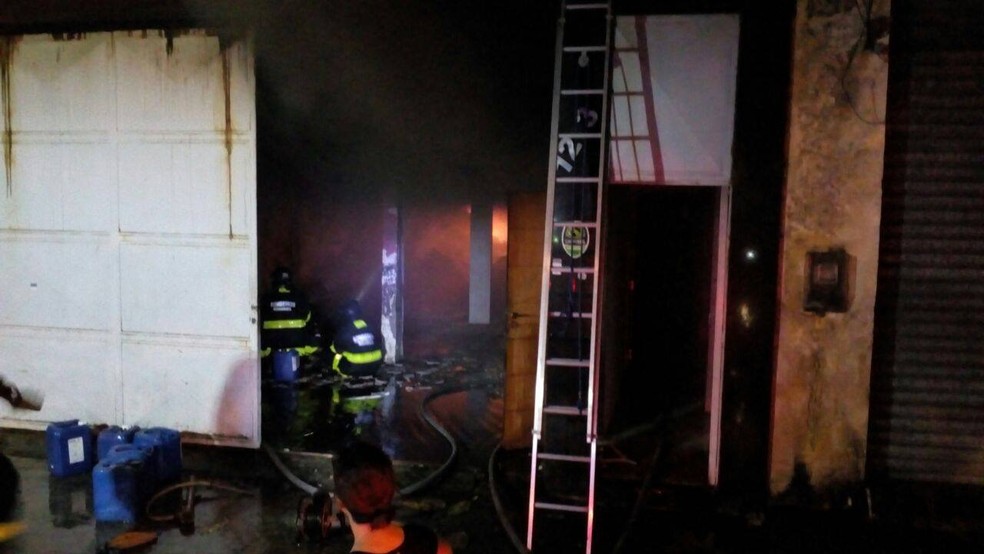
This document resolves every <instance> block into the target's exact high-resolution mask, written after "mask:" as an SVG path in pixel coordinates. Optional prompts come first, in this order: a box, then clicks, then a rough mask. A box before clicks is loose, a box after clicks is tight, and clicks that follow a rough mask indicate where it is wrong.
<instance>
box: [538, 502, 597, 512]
mask: <svg viewBox="0 0 984 554" xmlns="http://www.w3.org/2000/svg"><path fill="white" fill-rule="evenodd" d="M533 507H534V508H540V509H543V510H557V511H561V512H580V513H582V514H586V513H588V507H587V506H574V505H571V504H553V503H550V502H536V503H534V504H533Z"/></svg>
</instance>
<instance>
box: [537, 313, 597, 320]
mask: <svg viewBox="0 0 984 554" xmlns="http://www.w3.org/2000/svg"><path fill="white" fill-rule="evenodd" d="M548 315H549V316H550V317H573V318H577V319H591V318H592V317H594V314H593V313H591V312H570V313H568V312H550V313H549V314H548Z"/></svg>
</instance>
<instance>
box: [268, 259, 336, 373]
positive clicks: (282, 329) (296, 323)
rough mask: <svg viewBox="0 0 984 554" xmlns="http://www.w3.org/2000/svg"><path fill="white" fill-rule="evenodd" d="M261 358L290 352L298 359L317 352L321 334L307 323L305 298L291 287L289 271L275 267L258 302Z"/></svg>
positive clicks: (312, 322)
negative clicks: (296, 355)
mask: <svg viewBox="0 0 984 554" xmlns="http://www.w3.org/2000/svg"><path fill="white" fill-rule="evenodd" d="M260 320H261V321H262V322H263V326H262V330H261V332H260V343H261V347H262V350H261V351H260V356H261V357H266V356H268V355H269V354H270V352H271V351H273V350H284V349H288V350H289V349H292V350H296V351H297V353H298V354H299V355H301V356H311V355H312V354H315V353H316V352H318V351H320V350H321V346H320V343H321V333H320V332H319V331H318V326H317V323H315V322H314V321H312V319H311V305H310V304H309V303H308V301H307V297H306V296H304V294H303V293H302V292H300V291H299V290H297V289H296V288H295V287H294V283H293V282H292V277H291V273H290V270H289V269H287V268H286V267H278V268H277V269H275V270H274V272H273V274H272V275H271V287H270V291H269V292H267V293H266V294H264V295H263V298H262V299H261V302H260Z"/></svg>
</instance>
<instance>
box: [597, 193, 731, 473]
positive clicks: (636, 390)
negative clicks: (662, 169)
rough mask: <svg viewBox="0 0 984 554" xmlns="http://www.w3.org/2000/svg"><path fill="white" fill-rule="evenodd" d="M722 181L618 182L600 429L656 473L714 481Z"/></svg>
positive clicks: (611, 207)
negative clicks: (711, 352)
mask: <svg viewBox="0 0 984 554" xmlns="http://www.w3.org/2000/svg"><path fill="white" fill-rule="evenodd" d="M719 194H720V189H718V188H717V187H680V186H622V185H620V186H612V187H610V188H609V191H608V208H607V209H608V211H607V219H606V221H607V231H606V235H605V241H606V242H605V272H604V279H605V281H604V293H603V297H602V298H603V302H604V322H603V329H602V339H601V343H600V347H601V349H602V359H603V361H602V379H603V380H604V383H605V384H604V385H603V386H602V389H601V390H602V391H603V393H604V395H605V396H604V398H603V399H602V400H601V406H602V414H601V422H602V428H601V434H602V435H603V436H607V437H609V443H610V444H613V445H614V446H616V447H618V446H619V444H621V445H622V447H623V448H624V450H625V454H626V455H629V456H630V457H634V456H633V453H632V452H631V451H632V450H636V451H638V454H640V455H642V456H649V455H650V454H649V453H648V452H647V450H649V449H652V448H656V447H658V448H659V449H660V452H661V453H660V456H659V462H658V466H659V467H658V469H657V472H656V477H657V479H659V480H661V481H668V482H684V483H693V484H706V483H707V479H708V478H707V463H708V462H707V460H708V448H709V440H708V437H709V430H710V425H709V421H710V417H709V408H710V406H709V402H708V400H707V399H708V396H707V390H708V388H707V387H708V382H707V376H708V336H709V326H710V321H711V315H712V314H711V302H710V298H711V284H712V275H713V271H714V267H715V266H714V255H713V254H714V239H715V233H716V230H717V217H718V195H719Z"/></svg>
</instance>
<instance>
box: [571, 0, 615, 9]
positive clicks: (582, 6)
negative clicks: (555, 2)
mask: <svg viewBox="0 0 984 554" xmlns="http://www.w3.org/2000/svg"><path fill="white" fill-rule="evenodd" d="M564 7H565V8H567V9H568V10H603V9H607V8H608V4H605V3H604V2H592V3H590V4H588V3H587V2H585V3H584V4H566V5H565V6H564Z"/></svg>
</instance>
